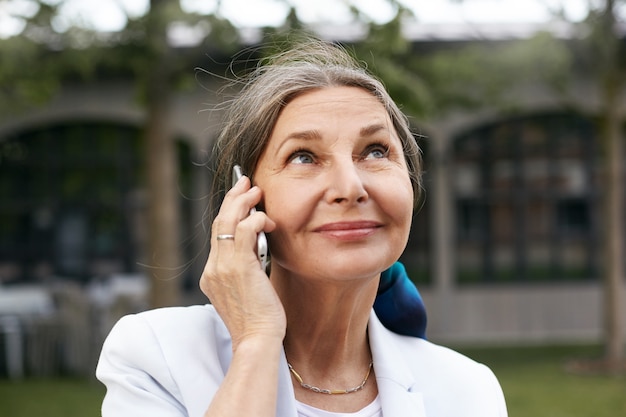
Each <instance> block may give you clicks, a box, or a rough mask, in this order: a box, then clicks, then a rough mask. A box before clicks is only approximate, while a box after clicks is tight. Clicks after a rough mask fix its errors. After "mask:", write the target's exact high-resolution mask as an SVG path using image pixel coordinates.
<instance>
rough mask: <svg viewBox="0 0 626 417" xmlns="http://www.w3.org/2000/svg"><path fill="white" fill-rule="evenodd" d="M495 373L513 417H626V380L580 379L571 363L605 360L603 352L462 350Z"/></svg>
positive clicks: (578, 349)
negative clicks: (602, 358)
mask: <svg viewBox="0 0 626 417" xmlns="http://www.w3.org/2000/svg"><path fill="white" fill-rule="evenodd" d="M458 350H460V351H461V352H463V353H465V354H467V355H468V356H470V357H472V358H474V359H476V360H478V361H480V362H483V363H485V364H487V365H489V366H490V367H491V369H492V370H493V371H494V372H495V374H496V376H497V377H498V379H499V380H500V384H501V385H502V389H503V391H504V395H505V397H506V401H507V408H508V410H509V416H510V417H626V375H622V376H591V375H575V374H571V373H569V372H567V371H566V370H565V364H566V363H567V362H568V361H570V360H572V359H594V358H599V357H600V356H601V352H602V351H601V349H600V348H599V347H590V346H576V347H572V346H570V347H563V346H553V347H545V346H544V347H525V348H500V349H462V348H461V349H458Z"/></svg>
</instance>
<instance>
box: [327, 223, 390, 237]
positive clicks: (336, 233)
mask: <svg viewBox="0 0 626 417" xmlns="http://www.w3.org/2000/svg"><path fill="white" fill-rule="evenodd" d="M380 227H382V225H381V224H380V223H379V222H375V221H351V222H334V223H327V224H324V225H322V226H320V227H318V228H316V229H315V232H317V233H320V234H322V235H324V236H328V237H331V238H334V239H339V240H360V239H363V238H366V237H368V236H371V235H372V234H374V233H375V232H376V230H377V229H378V228H380Z"/></svg>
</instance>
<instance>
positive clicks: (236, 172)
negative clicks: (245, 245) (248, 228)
mask: <svg viewBox="0 0 626 417" xmlns="http://www.w3.org/2000/svg"><path fill="white" fill-rule="evenodd" d="M242 176H243V172H242V171H241V167H240V166H239V165H235V166H233V182H232V184H231V187H233V186H234V185H235V184H236V183H237V181H239V178H241V177H242ZM254 212H256V209H255V208H254V207H252V208H251V209H250V214H252V213H254ZM256 253H257V256H258V258H259V262H261V268H262V269H263V271H265V272H267V267H268V265H269V263H270V254H269V247H268V244H267V236H265V232H263V231H261V232H260V233H259V234H257V237H256Z"/></svg>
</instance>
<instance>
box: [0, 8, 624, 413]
mask: <svg viewBox="0 0 626 417" xmlns="http://www.w3.org/2000/svg"><path fill="white" fill-rule="evenodd" d="M297 31H300V32H301V31H304V32H310V33H313V34H315V35H316V36H318V37H321V38H323V39H327V40H330V41H333V42H340V43H341V44H343V45H345V46H346V47H347V48H348V50H349V51H350V52H351V53H353V54H354V55H355V56H356V57H357V58H358V59H359V60H362V61H364V62H365V63H366V65H367V66H368V68H369V70H370V71H371V72H372V73H374V74H375V75H376V76H378V77H379V78H381V79H382V80H383V82H384V83H385V85H386V86H387V88H388V89H389V91H390V92H391V95H392V96H393V97H394V99H395V100H396V102H397V103H398V104H400V106H401V108H402V109H403V110H404V111H405V113H406V114H407V115H408V116H409V118H410V121H411V124H412V127H413V130H414V132H415V135H416V138H417V140H418V141H419V143H420V145H421V147H422V149H423V155H424V161H425V167H426V173H425V185H424V187H425V193H424V198H423V199H422V201H421V204H420V209H419V210H418V211H417V212H416V214H415V217H414V226H413V230H412V234H411V237H410V241H409V245H408V247H407V249H406V252H405V253H404V255H403V257H402V261H403V262H404V264H405V265H406V267H407V270H408V272H409V275H410V276H411V278H412V279H413V280H414V281H415V282H416V284H417V285H418V288H419V289H420V291H421V293H422V295H423V297H424V299H425V302H426V306H427V310H428V315H429V325H428V337H429V339H431V340H433V341H435V342H438V343H444V344H448V345H451V346H454V347H456V348H458V349H461V350H462V351H465V352H467V353H468V354H470V355H471V356H473V357H475V358H477V359H479V360H481V361H483V362H485V363H487V364H489V365H490V366H492V368H494V370H495V371H496V374H498V376H499V377H500V378H501V381H502V384H503V387H504V390H505V395H506V396H507V399H508V402H509V408H510V415H511V416H526V415H528V416H531V415H533V416H536V415H545V416H591V415H593V416H604V415H606V416H617V415H626V378H625V376H624V375H625V374H626V365H624V363H625V358H624V354H625V336H624V335H625V333H626V306H625V305H624V304H625V303H626V289H625V284H624V267H625V266H626V261H625V258H626V256H625V255H626V251H625V249H624V236H625V234H626V225H625V219H626V210H625V208H624V183H625V182H624V181H625V179H626V172H625V171H626V170H625V169H624V161H625V158H626V155H625V151H624V141H625V139H624V138H625V133H626V131H625V127H626V107H625V106H624V105H625V104H626V37H625V36H626V1H623V0H590V1H586V0H580V1H577V0H567V1H565V0H457V1H453V0H449V1H448V0H431V1H429V2H418V1H413V0H371V1H367V0H361V1H356V0H355V1H350V0H342V1H338V0H335V1H333V0H324V1H321V0H320V1H315V2H310V1H308V2H307V1H305V0H300V1H298V0H258V1H246V0H222V1H219V0H215V1H199V0H180V1H177V0H101V1H98V2H92V1H87V0H0V414H2V415H4V414H5V412H6V415H9V413H10V415H13V416H27V415H29V416H30V415H33V416H34V415H38V414H41V413H42V411H40V410H45V412H46V414H47V415H63V416H70V417H71V416H74V415H76V416H78V415H80V416H89V415H93V416H95V415H99V409H98V407H99V402H100V401H101V399H102V395H103V392H104V391H103V389H102V387H100V386H99V385H98V383H97V382H95V381H94V378H93V372H94V368H95V364H96V362H97V358H98V355H99V351H100V347H101V345H102V341H103V340H104V337H106V334H107V333H108V331H109V330H110V328H111V326H112V325H113V324H114V323H115V321H116V320H117V319H118V318H119V317H121V316H122V315H124V314H129V313H133V312H137V311H141V310H145V309H148V308H155V307H161V306H169V305H189V304H194V303H205V302H207V300H206V299H205V298H204V296H203V295H202V294H201V293H200V291H199V289H198V288H197V280H198V278H199V276H200V274H201V272H202V268H203V265H204V262H205V260H206V256H207V254H208V231H209V229H210V225H209V224H207V221H206V219H207V216H208V206H209V201H210V199H211V197H212V195H211V189H210V183H211V180H212V171H211V166H212V163H213V160H212V154H211V147H212V143H213V140H214V139H215V138H216V136H217V135H218V133H219V131H220V122H221V119H220V113H221V106H220V104H221V103H223V102H224V101H225V100H228V99H229V98H231V97H232V95H233V94H235V93H236V89H237V85H236V83H231V82H230V81H233V80H236V79H237V76H238V75H241V74H243V73H245V72H247V71H250V70H251V69H252V68H254V67H255V66H256V65H257V62H258V61H259V60H262V59H263V58H264V57H265V56H267V55H268V54H270V53H271V52H272V51H273V45H274V44H275V43H276V42H279V43H284V44H288V43H289V42H293V41H294V39H295V36H294V33H296V32H297ZM583 393H584V394H583ZM32 398H42V400H41V401H32ZM589 398H593V399H592V400H590V399H589ZM37 407H40V408H37ZM3 408H4V409H3ZM55 413H58V414H55Z"/></svg>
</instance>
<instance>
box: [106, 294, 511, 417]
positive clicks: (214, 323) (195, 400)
mask: <svg viewBox="0 0 626 417" xmlns="http://www.w3.org/2000/svg"><path fill="white" fill-rule="evenodd" d="M368 333H369V343H370V348H371V350H372V360H373V362H374V372H375V373H374V375H376V385H377V387H378V394H379V397H380V403H381V407H382V413H383V415H384V416H386V417H459V416H463V417H506V415H507V412H506V406H505V403H504V396H503V394H502V389H501V388H500V385H499V384H498V380H497V379H496V377H495V376H494V374H493V372H491V370H490V369H489V368H487V367H486V366H484V365H481V364H479V363H477V362H474V361H473V360H471V359H468V358H467V357H465V356H463V355H461V354H459V353H457V352H454V351H452V350H450V349H447V348H445V347H441V346H438V345H435V344H434V343H431V342H429V341H427V340H424V339H419V338H416V337H409V336H400V335H398V334H396V333H393V332H391V331H389V330H388V329H387V328H385V327H384V326H383V325H382V323H381V322H380V321H379V320H378V317H376V314H375V313H374V311H373V310H372V313H371V315H370V320H369V324H368ZM231 360H232V350H231V339H230V335H229V333H228V329H227V328H226V326H225V325H224V322H223V321H222V319H221V318H220V317H219V315H218V314H217V312H216V311H215V309H214V308H213V306H211V305H203V306H192V307H171V308H163V309H157V310H151V311H146V312H143V313H140V314H136V315H130V316H126V317H124V318H122V319H121V320H120V321H119V322H118V323H117V324H116V325H115V327H114V328H113V330H111V333H110V334H109V336H108V337H107V339H106V341H105V342H104V346H103V348H102V353H101V355H100V361H99V363H98V368H97V370H96V376H97V377H98V379H99V380H100V381H102V382H103V383H104V384H105V385H106V387H107V393H106V396H105V398H104V401H103V403H102V417H143V416H145V417H203V416H204V413H205V411H206V410H207V408H208V406H209V404H210V403H211V400H212V398H213V395H214V394H215V392H216V391H217V389H218V388H219V386H220V384H221V382H222V381H223V379H224V376H225V375H226V372H227V371H228V367H229V365H230V362H231ZM279 367H280V368H279V370H278V371H279V375H278V398H277V404H276V416H277V417H296V416H297V415H298V412H297V405H296V399H295V395H294V388H293V382H292V379H291V374H290V373H289V368H288V367H287V360H286V358H285V356H284V352H283V355H282V358H281V363H280V365H279ZM244 400H245V399H244Z"/></svg>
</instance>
